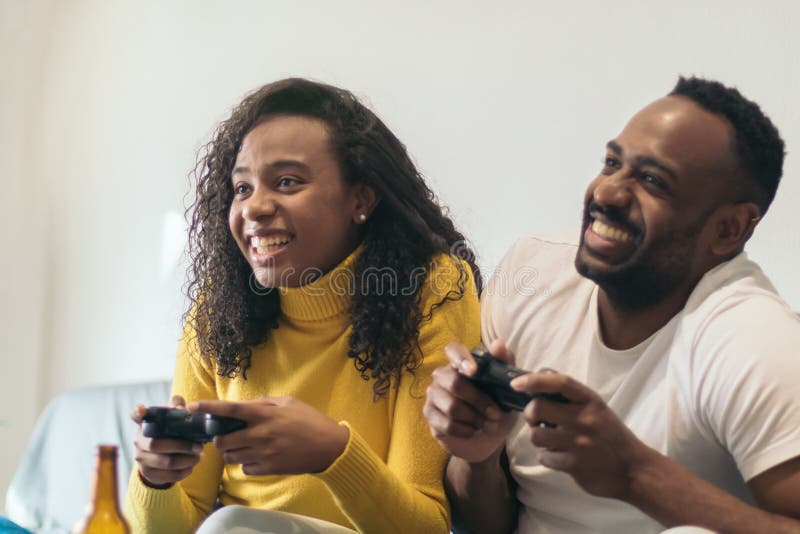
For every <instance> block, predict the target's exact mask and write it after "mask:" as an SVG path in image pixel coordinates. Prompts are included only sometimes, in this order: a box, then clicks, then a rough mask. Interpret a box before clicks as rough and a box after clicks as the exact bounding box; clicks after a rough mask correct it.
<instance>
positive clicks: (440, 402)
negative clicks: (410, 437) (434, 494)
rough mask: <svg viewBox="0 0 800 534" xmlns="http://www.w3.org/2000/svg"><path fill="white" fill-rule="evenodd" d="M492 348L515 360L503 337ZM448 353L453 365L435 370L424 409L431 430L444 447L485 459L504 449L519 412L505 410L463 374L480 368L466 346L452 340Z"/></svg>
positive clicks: (476, 459) (472, 459) (498, 354)
mask: <svg viewBox="0 0 800 534" xmlns="http://www.w3.org/2000/svg"><path fill="white" fill-rule="evenodd" d="M489 352H491V353H492V355H494V356H495V357H497V358H498V359H501V360H503V361H504V362H506V363H512V362H513V356H512V355H511V353H510V352H509V351H508V349H507V348H506V347H505V345H504V344H503V343H502V342H500V341H495V342H494V343H492V345H491V346H490V347H489ZM445 354H446V355H447V358H448V359H449V360H450V365H446V366H444V367H440V368H438V369H436V370H435V371H434V372H433V382H432V383H431V385H430V386H428V391H427V398H426V400H425V406H424V408H423V410H422V411H423V413H424V414H425V417H426V418H427V419H428V425H429V426H430V429H431V433H432V434H433V436H434V437H435V438H436V439H437V440H439V443H441V444H442V446H443V447H444V448H445V449H447V450H448V451H449V452H450V453H451V454H453V455H454V456H457V457H459V458H463V459H464V460H466V461H467V462H470V463H477V462H482V461H484V460H486V459H487V458H489V457H490V456H492V455H493V454H495V455H496V454H498V451H499V450H501V449H502V446H503V443H504V441H505V438H506V436H507V435H508V433H509V432H511V428H512V427H513V426H514V422H515V421H516V419H517V415H516V414H515V413H506V412H503V411H502V410H501V409H500V407H499V406H498V405H497V404H496V403H495V402H494V401H493V400H492V399H491V398H490V397H489V396H488V395H486V394H485V393H483V392H482V391H480V390H479V389H478V388H477V387H475V386H474V385H473V384H472V383H470V382H469V381H468V380H467V379H466V378H464V376H463V375H466V376H472V375H473V374H474V373H475V372H476V371H477V366H476V365H475V360H474V359H473V358H472V355H471V354H470V352H469V350H468V349H467V347H465V346H464V345H462V344H460V343H450V344H449V345H447V347H445Z"/></svg>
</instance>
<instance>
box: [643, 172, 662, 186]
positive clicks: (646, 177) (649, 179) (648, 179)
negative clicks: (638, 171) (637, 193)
mask: <svg viewBox="0 0 800 534" xmlns="http://www.w3.org/2000/svg"><path fill="white" fill-rule="evenodd" d="M642 181H643V182H644V183H646V184H650V185H654V186H656V187H662V186H663V185H664V182H662V181H661V178H659V177H658V176H656V175H655V174H652V173H649V172H644V173H642Z"/></svg>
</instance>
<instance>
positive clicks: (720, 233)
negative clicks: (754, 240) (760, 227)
mask: <svg viewBox="0 0 800 534" xmlns="http://www.w3.org/2000/svg"><path fill="white" fill-rule="evenodd" d="M716 219H717V223H716V235H715V236H714V241H713V242H712V244H711V251H712V252H713V253H714V254H716V255H718V256H723V257H727V256H730V255H731V254H732V253H734V252H739V251H740V250H742V249H743V248H744V244H745V243H746V242H747V240H748V239H750V236H751V235H753V230H754V229H755V227H756V224H758V221H759V220H761V210H759V208H758V206H757V205H755V204H754V203H752V202H739V203H737V204H729V205H727V206H723V207H722V208H721V209H720V211H719V212H718V213H717V215H716Z"/></svg>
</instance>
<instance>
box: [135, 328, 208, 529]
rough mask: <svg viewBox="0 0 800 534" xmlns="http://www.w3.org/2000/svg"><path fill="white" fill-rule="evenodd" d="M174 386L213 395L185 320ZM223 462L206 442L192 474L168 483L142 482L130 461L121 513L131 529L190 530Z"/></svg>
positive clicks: (193, 394)
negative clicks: (166, 485) (159, 486)
mask: <svg viewBox="0 0 800 534" xmlns="http://www.w3.org/2000/svg"><path fill="white" fill-rule="evenodd" d="M172 392H173V395H181V396H183V398H184V399H185V400H186V402H187V403H188V402H191V401H194V400H201V399H215V398H216V388H215V380H214V371H213V369H212V368H211V367H210V366H209V365H207V364H205V363H204V361H203V360H202V359H201V358H200V356H199V351H197V348H196V342H195V337H194V333H193V332H192V330H191V328H190V327H189V326H187V327H186V329H185V330H184V333H183V336H182V337H181V341H180V345H179V348H178V357H177V362H176V368H175V378H174V382H173V385H172ZM222 467H223V462H222V458H221V456H220V454H219V453H218V452H217V450H216V449H215V448H214V447H213V445H211V444H210V443H208V444H206V446H205V447H204V448H203V456H202V458H201V460H200V462H199V463H198V464H197V465H196V466H195V468H194V469H193V470H192V474H191V475H189V476H188V477H187V478H185V479H184V480H182V481H181V482H178V483H177V484H174V485H172V486H171V487H170V488H169V489H165V490H159V489H154V488H150V487H149V486H146V485H145V484H144V483H143V482H142V481H141V478H140V477H139V469H138V467H134V469H133V470H132V472H131V477H130V480H129V482H128V492H127V494H126V497H125V517H126V518H127V519H128V522H129V523H130V526H131V530H132V532H137V533H142V534H147V533H163V532H170V533H177V534H180V533H184V532H186V533H190V532H194V530H195V529H196V528H197V526H198V525H199V524H200V523H201V522H202V521H203V519H205V517H206V516H207V515H208V514H209V513H210V511H211V510H212V508H213V506H214V503H215V502H216V499H217V494H218V493H219V484H220V478H221V476H222Z"/></svg>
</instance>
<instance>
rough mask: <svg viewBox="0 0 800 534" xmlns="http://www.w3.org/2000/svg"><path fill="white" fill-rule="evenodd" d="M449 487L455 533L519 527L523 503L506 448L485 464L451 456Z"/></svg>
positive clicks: (446, 481)
mask: <svg viewBox="0 0 800 534" xmlns="http://www.w3.org/2000/svg"><path fill="white" fill-rule="evenodd" d="M445 487H446V489H447V496H448V498H449V500H450V506H451V508H452V511H453V530H454V531H455V532H471V533H476V534H483V533H492V534H494V533H503V532H512V531H513V530H514V528H515V527H516V525H517V513H518V508H519V502H518V501H517V499H516V497H515V496H514V491H513V484H512V481H511V479H510V475H509V474H508V472H507V461H506V457H505V450H504V449H501V451H500V452H499V453H498V454H495V455H492V456H491V457H489V458H488V459H486V460H485V461H483V462H481V463H475V464H470V463H469V462H466V461H464V460H462V459H461V458H457V457H455V456H454V457H452V458H450V462H449V463H448V464H447V476H446V479H445Z"/></svg>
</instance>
